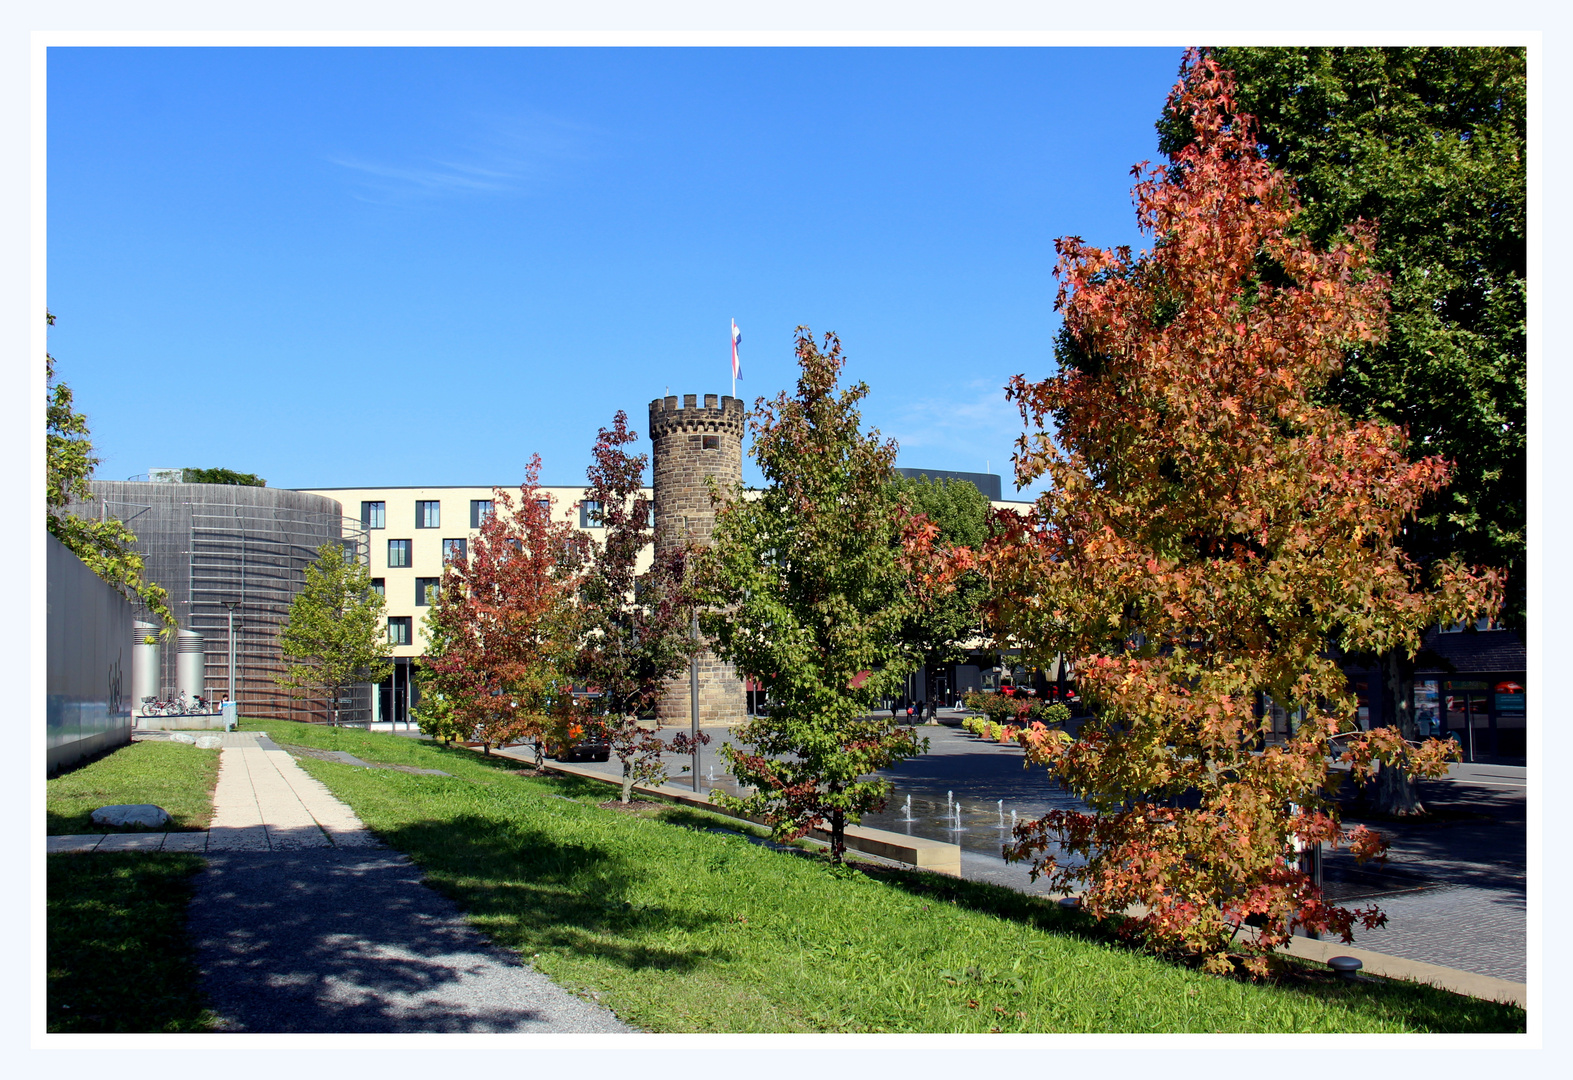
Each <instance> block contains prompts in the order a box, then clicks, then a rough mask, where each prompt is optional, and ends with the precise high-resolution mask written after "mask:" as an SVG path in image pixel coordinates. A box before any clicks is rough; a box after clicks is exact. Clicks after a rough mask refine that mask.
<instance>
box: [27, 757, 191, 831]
mask: <svg viewBox="0 0 1573 1080" xmlns="http://www.w3.org/2000/svg"><path fill="white" fill-rule="evenodd" d="M218 758H219V752H218V751H217V750H200V749H198V748H197V747H195V746H191V745H188V744H186V743H176V742H134V743H130V744H128V745H126V746H122V747H119V748H117V749H115V750H113V751H111V752H110V753H108V754H105V755H104V756H103V757H100V758H96V759H94V760H92V761H88V762H86V763H84V764H82V765H79V766H78V767H76V768H74V769H71V770H70V771H69V772H64V773H61V774H60V775H59V776H55V777H51V778H50V779H49V781H48V784H47V790H48V805H47V810H48V815H49V819H48V829H49V835H51V836H60V835H65V834H69V833H101V832H112V831H116V830H112V829H108V828H106V827H104V826H102V825H94V824H93V822H92V820H91V818H92V813H93V811H94V810H97V809H98V808H99V807H100V806H115V805H119V804H124V803H152V804H154V805H155V806H162V807H163V808H164V809H165V810H166V811H167V812H168V813H169V818H170V821H169V825H168V826H167V828H168V830H169V831H171V832H193V831H200V830H202V829H206V828H207V827H208V822H209V821H210V820H211V819H212V817H213V788H214V786H215V785H216V784H217V783H218Z"/></svg>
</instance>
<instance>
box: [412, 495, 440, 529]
mask: <svg viewBox="0 0 1573 1080" xmlns="http://www.w3.org/2000/svg"><path fill="white" fill-rule="evenodd" d="M441 525H442V503H440V502H438V501H437V500H436V499H417V500H415V527H416V528H417V529H435V528H438V527H439V526H441Z"/></svg>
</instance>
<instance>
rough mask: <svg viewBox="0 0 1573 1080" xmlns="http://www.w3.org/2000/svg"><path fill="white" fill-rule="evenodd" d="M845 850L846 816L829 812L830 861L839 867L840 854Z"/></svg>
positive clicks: (838, 812) (837, 812) (834, 811)
mask: <svg viewBox="0 0 1573 1080" xmlns="http://www.w3.org/2000/svg"><path fill="white" fill-rule="evenodd" d="M846 849H847V816H846V814H845V813H844V812H842V811H840V810H832V811H831V812H830V861H831V862H832V863H835V864H836V865H837V866H840V865H841V853H842V852H844V851H846Z"/></svg>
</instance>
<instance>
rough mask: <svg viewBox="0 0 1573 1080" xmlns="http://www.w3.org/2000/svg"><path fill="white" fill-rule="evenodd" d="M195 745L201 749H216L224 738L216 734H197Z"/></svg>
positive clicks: (222, 742) (222, 743) (221, 744)
mask: <svg viewBox="0 0 1573 1080" xmlns="http://www.w3.org/2000/svg"><path fill="white" fill-rule="evenodd" d="M197 745H198V746H199V747H201V748H202V749H203V750H217V749H218V748H219V747H221V746H223V745H224V740H223V739H221V738H219V737H218V736H217V735H198V736H197Z"/></svg>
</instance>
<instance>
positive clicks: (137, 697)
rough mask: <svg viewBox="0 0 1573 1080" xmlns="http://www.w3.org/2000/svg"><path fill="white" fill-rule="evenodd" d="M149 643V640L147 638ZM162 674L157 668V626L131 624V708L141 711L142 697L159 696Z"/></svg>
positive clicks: (137, 711)
mask: <svg viewBox="0 0 1573 1080" xmlns="http://www.w3.org/2000/svg"><path fill="white" fill-rule="evenodd" d="M150 638H151V639H152V640H151V643H150V642H149V639H150ZM161 681H162V676H161V673H160V669H159V645H158V627H156V626H154V625H153V624H152V623H145V622H133V623H132V624H131V708H132V711H133V712H135V713H136V714H138V715H141V712H142V701H143V699H144V698H150V697H158V696H159V683H160V682H161Z"/></svg>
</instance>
